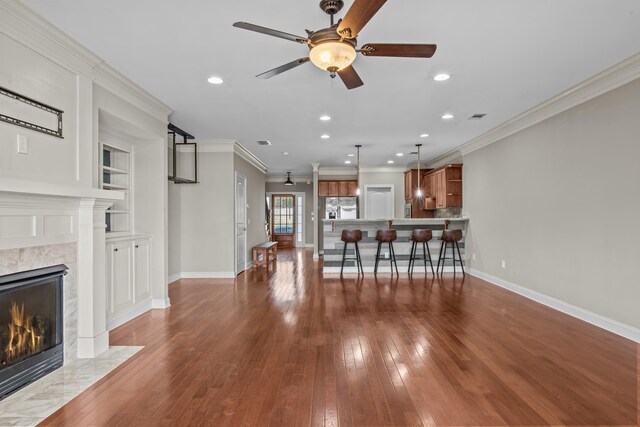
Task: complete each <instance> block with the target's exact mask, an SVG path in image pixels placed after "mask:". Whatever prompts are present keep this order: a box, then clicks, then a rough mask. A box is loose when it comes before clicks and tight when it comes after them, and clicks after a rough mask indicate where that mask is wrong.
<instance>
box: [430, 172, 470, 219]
mask: <svg viewBox="0 0 640 427" xmlns="http://www.w3.org/2000/svg"><path fill="white" fill-rule="evenodd" d="M424 193H425V203H424V209H425V210H433V209H441V208H459V207H462V165H460V164H452V165H446V166H442V167H441V168H438V169H435V170H433V171H431V172H429V173H428V174H427V175H426V176H425V186H424Z"/></svg>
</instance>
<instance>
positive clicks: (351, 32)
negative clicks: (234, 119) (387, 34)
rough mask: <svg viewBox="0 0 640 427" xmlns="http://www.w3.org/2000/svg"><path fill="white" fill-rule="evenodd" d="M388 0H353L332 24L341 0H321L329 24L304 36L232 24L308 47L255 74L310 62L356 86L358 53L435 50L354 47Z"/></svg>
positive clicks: (426, 50) (428, 53)
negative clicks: (299, 54) (298, 55)
mask: <svg viewBox="0 0 640 427" xmlns="http://www.w3.org/2000/svg"><path fill="white" fill-rule="evenodd" d="M386 1H387V0H354V2H353V4H352V5H351V8H350V9H349V10H348V11H347V14H346V15H345V16H344V18H343V19H341V20H339V21H338V22H337V23H336V24H334V23H333V15H335V14H336V13H338V12H339V11H340V10H341V9H342V7H343V6H344V1H343V0H321V1H320V9H322V10H323V11H324V12H326V13H327V14H329V15H330V17H331V18H330V19H331V26H330V27H328V28H323V29H321V30H318V31H309V30H305V31H306V32H307V37H302V36H296V35H294V34H289V33H285V32H282V31H278V30H273V29H271V28H266V27H261V26H259V25H254V24H249V23H247V22H236V23H235V24H233V26H234V27H238V28H243V29H245V30H250V31H255V32H257V33H262V34H266V35H269V36H273V37H279V38H282V39H285V40H290V41H293V42H296V43H300V44H306V45H307V46H308V47H309V56H307V57H304V58H300V59H296V60H295V61H291V62H289V63H287V64H284V65H281V66H279V67H276V68H274V69H272V70H269V71H266V72H264V73H262V74H258V75H257V76H256V77H258V78H261V79H268V78H271V77H273V76H277V75H278V74H280V73H283V72H285V71H288V70H290V69H292V68H295V67H297V66H299V65H302V64H305V63H307V62H309V61H311V62H312V63H313V64H314V65H316V66H317V67H318V68H321V69H323V70H326V71H328V72H329V74H330V75H331V77H332V78H334V77H335V76H336V74H337V75H338V76H340V78H341V79H342V81H343V82H344V84H345V85H346V86H347V89H355V88H357V87H360V86H362V85H363V84H364V83H363V82H362V79H360V76H359V75H358V73H356V70H355V69H354V68H353V66H352V65H351V63H352V62H353V61H354V60H355V58H356V54H357V53H358V52H360V53H362V54H363V55H364V56H394V57H404V58H431V57H432V56H433V54H434V53H435V51H436V45H435V44H381V43H374V44H365V45H364V46H362V47H361V48H359V49H357V46H358V44H357V40H356V37H357V36H358V34H359V33H360V31H361V30H362V28H364V26H365V25H367V22H369V20H370V19H371V18H372V17H373V15H375V14H376V13H377V12H378V10H379V9H380V8H381V7H382V6H383V5H384V4H385V2H386Z"/></svg>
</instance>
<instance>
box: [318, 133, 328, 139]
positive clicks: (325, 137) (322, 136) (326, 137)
mask: <svg viewBox="0 0 640 427" xmlns="http://www.w3.org/2000/svg"><path fill="white" fill-rule="evenodd" d="M320 138H322V139H329V135H327V134H326V133H325V134H324V135H320Z"/></svg>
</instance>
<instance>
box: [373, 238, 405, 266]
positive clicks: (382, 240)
mask: <svg viewBox="0 0 640 427" xmlns="http://www.w3.org/2000/svg"><path fill="white" fill-rule="evenodd" d="M397 238H398V234H397V233H396V230H378V231H377V232H376V240H377V241H378V252H376V266H375V268H374V269H373V272H374V274H376V273H378V262H379V261H380V249H381V248H382V244H383V243H388V244H389V264H390V265H391V274H393V265H394V264H395V266H396V274H398V275H399V274H400V273H398V264H397V263H396V253H395V251H394V250H393V241H394V240H396V239H397Z"/></svg>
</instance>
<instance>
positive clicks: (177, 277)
mask: <svg viewBox="0 0 640 427" xmlns="http://www.w3.org/2000/svg"><path fill="white" fill-rule="evenodd" d="M181 278H182V277H181V273H176V274H172V275H170V276H169V277H167V283H169V284H171V283H173V282H175V281H176V280H180V279H181Z"/></svg>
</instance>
